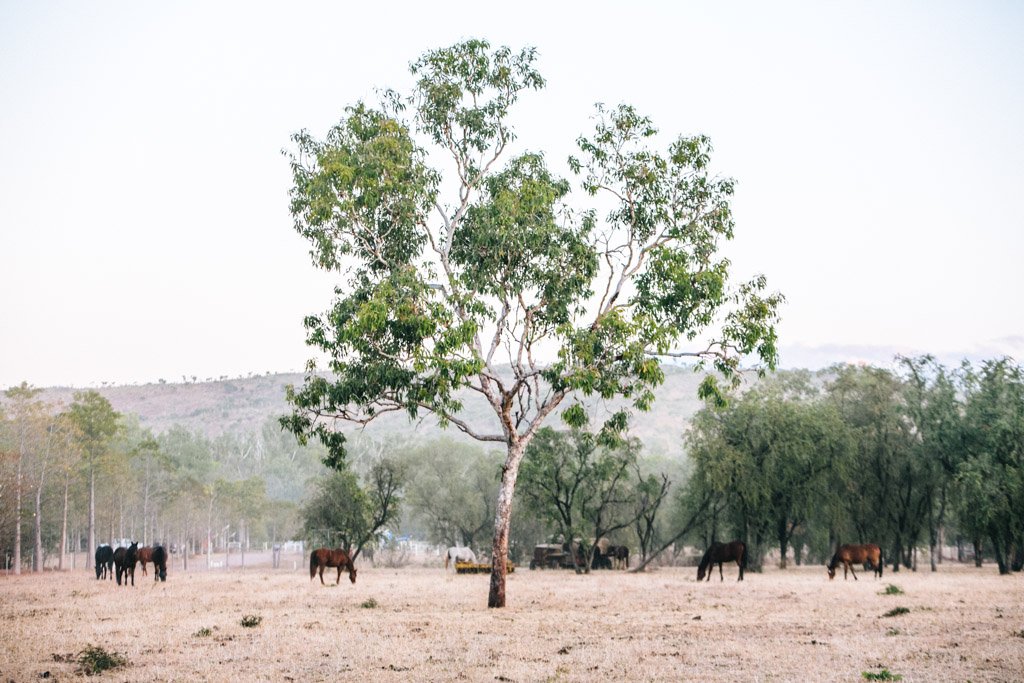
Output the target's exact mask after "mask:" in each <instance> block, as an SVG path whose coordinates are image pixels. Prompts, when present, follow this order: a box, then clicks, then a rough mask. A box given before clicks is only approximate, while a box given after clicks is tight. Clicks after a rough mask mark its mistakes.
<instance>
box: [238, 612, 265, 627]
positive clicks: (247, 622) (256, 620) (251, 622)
mask: <svg viewBox="0 0 1024 683" xmlns="http://www.w3.org/2000/svg"><path fill="white" fill-rule="evenodd" d="M262 622H263V617H260V616H257V615H255V614H246V615H245V616H244V617H242V626H244V627H246V628H256V627H257V626H259V625H260V624H261V623H262Z"/></svg>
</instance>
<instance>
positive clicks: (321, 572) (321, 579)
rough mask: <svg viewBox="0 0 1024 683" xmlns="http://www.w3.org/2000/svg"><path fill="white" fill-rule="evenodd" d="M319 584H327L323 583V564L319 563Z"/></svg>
mask: <svg viewBox="0 0 1024 683" xmlns="http://www.w3.org/2000/svg"><path fill="white" fill-rule="evenodd" d="M320 585H322V586H326V585H327V584H325V583H324V566H323V565H320Z"/></svg>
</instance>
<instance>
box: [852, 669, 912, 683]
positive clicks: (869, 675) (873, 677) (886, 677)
mask: <svg viewBox="0 0 1024 683" xmlns="http://www.w3.org/2000/svg"><path fill="white" fill-rule="evenodd" d="M860 675H861V676H862V677H863V678H864V680H867V681H902V680H903V676H901V675H900V674H894V673H892V672H890V671H889V670H888V669H882V670H881V671H877V672H875V671H862V672H861V674H860Z"/></svg>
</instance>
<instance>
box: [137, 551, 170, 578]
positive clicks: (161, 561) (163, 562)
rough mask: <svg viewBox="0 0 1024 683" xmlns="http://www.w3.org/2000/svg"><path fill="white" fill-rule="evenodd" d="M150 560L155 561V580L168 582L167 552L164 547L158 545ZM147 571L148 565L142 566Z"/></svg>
mask: <svg viewBox="0 0 1024 683" xmlns="http://www.w3.org/2000/svg"><path fill="white" fill-rule="evenodd" d="M150 559H151V560H152V561H153V580H154V581H157V580H160V581H166V580H167V551H166V550H165V549H164V547H163V546H162V545H158V546H156V547H155V548H153V552H152V553H151V554H150ZM142 567H143V569H145V567H146V565H142Z"/></svg>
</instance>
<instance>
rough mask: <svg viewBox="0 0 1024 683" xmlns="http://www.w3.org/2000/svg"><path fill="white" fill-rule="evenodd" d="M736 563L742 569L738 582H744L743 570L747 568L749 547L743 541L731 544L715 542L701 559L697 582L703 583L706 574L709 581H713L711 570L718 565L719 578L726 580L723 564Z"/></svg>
mask: <svg viewBox="0 0 1024 683" xmlns="http://www.w3.org/2000/svg"><path fill="white" fill-rule="evenodd" d="M733 560H735V561H736V564H738V565H739V567H740V578H738V579H736V580H737V581H742V580H743V569H744V568H745V567H746V566H747V545H746V543H744V542H743V541H732V542H731V543H719V542H718V541H715V542H714V543H712V544H711V547H710V548H708V551H707V552H706V553H704V557H702V558H700V566H699V567H698V568H697V580H698V581H702V580H703V579H704V574H705V573H706V574H707V577H708V581H710V580H711V569H712V568H713V567H714V566H715V565H716V564H717V565H718V578H719V580H721V581H724V580H725V577H724V576H722V563H723V562H732V561H733Z"/></svg>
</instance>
